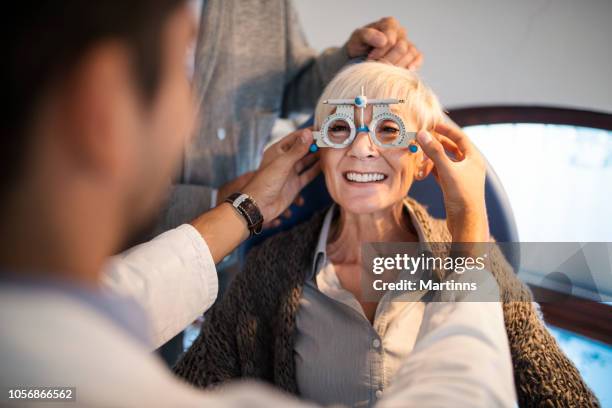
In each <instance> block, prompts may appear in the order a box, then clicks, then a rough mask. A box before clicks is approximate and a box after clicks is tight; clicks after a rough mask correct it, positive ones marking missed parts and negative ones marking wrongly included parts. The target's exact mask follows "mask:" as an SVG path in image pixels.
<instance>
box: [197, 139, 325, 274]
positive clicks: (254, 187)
mask: <svg viewBox="0 0 612 408" xmlns="http://www.w3.org/2000/svg"><path fill="white" fill-rule="evenodd" d="M311 143H312V132H311V131H310V130H309V129H304V130H299V131H297V132H294V133H291V134H290V135H288V136H286V137H284V138H283V139H281V140H280V141H279V142H277V143H276V144H275V145H273V146H271V147H270V149H272V150H270V152H269V153H267V155H265V156H264V160H263V161H262V164H261V166H260V167H259V169H258V170H257V171H256V172H255V174H254V175H252V179H251V180H250V181H249V182H248V184H247V185H246V186H245V187H244V188H242V189H239V190H241V191H242V192H243V193H246V194H248V195H250V196H251V197H253V198H254V199H255V201H256V202H257V205H258V206H259V209H260V211H261V213H262V215H263V217H264V222H269V221H271V220H274V219H275V218H276V217H278V216H279V215H280V214H281V213H282V212H283V211H285V210H286V209H287V207H289V205H290V204H291V202H292V201H294V200H295V198H296V197H297V195H298V193H299V192H300V190H301V189H302V188H303V187H304V186H305V185H306V184H308V183H310V181H311V180H312V179H314V178H315V177H316V176H317V174H318V173H319V171H320V167H319V163H318V159H317V155H307V154H308V149H309V147H310V145H311ZM232 192H233V191H232ZM191 224H192V225H193V227H194V228H195V229H196V230H197V231H198V232H199V233H200V234H201V235H202V237H203V238H204V240H205V241H206V243H207V245H208V249H209V250H210V253H211V255H212V257H213V259H214V261H215V263H216V262H219V261H220V260H221V259H223V257H224V256H226V255H227V254H229V253H230V252H232V251H233V250H234V249H235V248H236V247H237V246H238V245H240V243H241V242H242V241H243V240H245V239H247V238H248V236H249V231H248V229H247V223H246V221H245V220H244V218H243V217H242V216H241V215H239V214H238V213H237V212H236V211H235V209H234V208H232V206H231V205H230V204H228V203H222V202H221V204H219V205H218V206H217V207H215V208H213V209H212V210H210V211H207V212H205V213H204V214H202V215H200V216H199V217H198V218H196V219H195V220H193V221H192V223H191Z"/></svg>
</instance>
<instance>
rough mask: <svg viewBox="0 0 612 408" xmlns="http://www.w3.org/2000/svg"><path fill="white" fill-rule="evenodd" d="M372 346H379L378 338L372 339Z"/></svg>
mask: <svg viewBox="0 0 612 408" xmlns="http://www.w3.org/2000/svg"><path fill="white" fill-rule="evenodd" d="M372 346H373V347H374V348H379V347H380V340H378V339H374V340H372Z"/></svg>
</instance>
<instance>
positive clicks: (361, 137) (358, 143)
mask: <svg viewBox="0 0 612 408" xmlns="http://www.w3.org/2000/svg"><path fill="white" fill-rule="evenodd" d="M348 153H349V155H350V156H353V157H355V158H358V159H365V158H368V157H377V156H378V149H377V147H376V145H375V144H374V143H373V142H372V139H371V138H370V134H369V133H368V132H359V133H357V135H356V136H355V140H353V143H352V144H351V146H350V148H349V152H348Z"/></svg>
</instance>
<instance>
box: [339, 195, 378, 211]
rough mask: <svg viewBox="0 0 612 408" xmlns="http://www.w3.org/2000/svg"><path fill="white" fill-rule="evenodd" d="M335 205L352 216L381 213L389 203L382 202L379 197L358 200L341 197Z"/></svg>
mask: <svg viewBox="0 0 612 408" xmlns="http://www.w3.org/2000/svg"><path fill="white" fill-rule="evenodd" d="M336 203H337V204H338V205H339V206H340V207H341V208H342V209H343V210H345V211H348V212H351V213H353V214H370V213H373V212H377V211H381V210H383V209H385V208H388V207H389V203H387V202H383V201H382V200H380V198H379V197H369V198H359V199H350V198H349V197H343V198H342V199H341V200H338V201H336Z"/></svg>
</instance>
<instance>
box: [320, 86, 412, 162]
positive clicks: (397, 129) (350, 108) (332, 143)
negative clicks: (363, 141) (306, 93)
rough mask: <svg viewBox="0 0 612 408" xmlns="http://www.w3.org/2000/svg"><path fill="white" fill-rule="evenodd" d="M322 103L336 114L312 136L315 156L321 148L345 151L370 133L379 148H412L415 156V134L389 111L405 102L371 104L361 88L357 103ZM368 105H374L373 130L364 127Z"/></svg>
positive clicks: (391, 100) (336, 101)
mask: <svg viewBox="0 0 612 408" xmlns="http://www.w3.org/2000/svg"><path fill="white" fill-rule="evenodd" d="M323 103H325V104H328V105H335V106H336V112H334V113H332V114H331V115H329V116H327V117H326V118H325V120H323V123H322V124H321V130H320V131H318V132H313V136H314V143H313V144H312V146H311V148H310V150H311V151H312V152H315V151H317V150H318V148H319V147H331V148H336V149H342V148H344V147H346V146H348V145H350V144H351V143H353V140H355V137H356V136H357V134H359V133H361V132H367V133H368V134H369V135H370V139H371V140H372V141H373V142H374V143H375V144H376V145H377V146H380V147H409V148H410V151H411V152H416V150H417V146H416V144H411V142H412V141H413V140H414V139H415V137H416V132H408V131H406V125H405V124H404V121H403V120H402V118H401V117H399V116H398V115H396V114H395V113H393V112H391V109H390V107H389V105H394V104H398V103H404V100H403V99H393V98H387V99H370V100H368V98H367V97H366V96H365V91H364V87H361V95H358V96H356V97H355V98H354V99H328V100H326V101H324V102H323ZM368 104H370V105H373V111H372V120H371V121H370V127H368V126H367V125H366V124H365V123H364V115H365V109H366V108H367V106H368ZM355 107H357V108H358V109H359V127H356V126H355V117H354V116H355V114H354V113H355Z"/></svg>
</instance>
